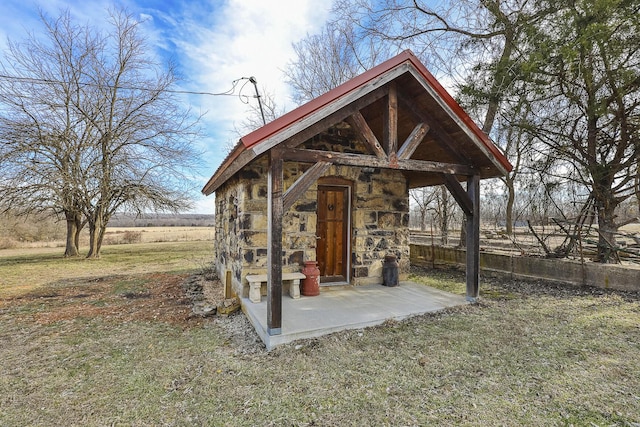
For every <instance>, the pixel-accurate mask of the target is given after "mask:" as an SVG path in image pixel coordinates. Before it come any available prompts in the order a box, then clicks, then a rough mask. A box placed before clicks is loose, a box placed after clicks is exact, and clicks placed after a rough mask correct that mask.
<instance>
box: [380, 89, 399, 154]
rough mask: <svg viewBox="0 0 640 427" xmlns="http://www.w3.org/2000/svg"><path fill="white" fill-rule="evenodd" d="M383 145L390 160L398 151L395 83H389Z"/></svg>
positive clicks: (396, 92)
mask: <svg viewBox="0 0 640 427" xmlns="http://www.w3.org/2000/svg"><path fill="white" fill-rule="evenodd" d="M383 135H384V136H383V140H382V144H383V146H384V149H385V151H386V152H387V155H388V156H389V158H391V157H395V154H396V152H397V151H398V90H397V88H396V83H395V82H393V81H392V82H389V94H388V95H387V108H385V110H384V122H383Z"/></svg>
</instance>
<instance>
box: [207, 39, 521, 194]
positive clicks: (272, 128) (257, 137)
mask: <svg viewBox="0 0 640 427" xmlns="http://www.w3.org/2000/svg"><path fill="white" fill-rule="evenodd" d="M405 63H409V64H410V65H411V66H413V68H414V69H415V70H416V71H417V72H418V73H419V74H420V75H421V76H422V77H423V78H424V80H425V81H426V82H427V84H428V85H429V86H430V87H431V88H432V89H433V90H434V91H435V92H436V94H437V95H438V97H439V98H440V99H441V100H442V101H443V102H444V103H445V104H446V105H447V106H448V107H449V108H450V109H451V111H452V112H453V113H454V114H455V115H456V116H457V117H458V118H459V119H460V120H461V121H462V122H463V123H464V124H465V125H466V127H467V128H468V129H469V130H470V131H471V132H472V133H473V134H474V135H475V136H477V137H478V139H479V141H480V142H481V143H482V144H483V145H484V146H485V147H486V148H487V150H488V151H489V152H490V153H491V154H492V156H493V157H494V158H495V160H497V161H498V163H499V164H500V165H501V166H502V167H503V168H504V169H505V170H506V171H511V170H512V168H513V167H512V165H511V163H510V162H509V160H508V159H507V158H506V157H505V156H504V155H503V154H502V152H501V151H500V150H499V149H498V147H496V146H495V144H494V143H493V142H492V141H491V140H490V139H489V137H488V136H487V134H485V133H484V132H483V131H482V130H481V129H480V128H479V127H478V126H477V125H476V124H475V123H474V121H473V120H472V119H471V117H469V115H468V114H467V113H466V112H465V111H464V110H463V109H462V107H460V105H459V104H458V103H457V102H456V101H455V100H454V99H453V97H452V96H451V95H449V93H448V92H447V91H446V90H445V89H444V87H442V85H441V84H440V83H439V82H438V81H437V80H436V78H435V77H434V76H433V75H432V74H431V73H430V72H429V70H427V68H426V67H425V66H424V65H423V64H422V62H420V60H419V59H418V58H417V57H416V56H415V55H414V54H413V52H411V51H410V50H405V51H403V52H402V53H400V54H399V55H397V56H395V57H393V58H391V59H389V60H387V61H385V62H383V63H381V64H380V65H378V66H376V67H374V68H372V69H370V70H369V71H366V72H365V73H363V74H360V75H359V76H357V77H354V78H353V79H351V80H349V81H347V82H346V83H343V84H342V85H340V86H338V87H336V88H335V89H332V90H331V91H329V92H327V93H325V94H324V95H321V96H319V97H318V98H315V99H313V100H311V101H309V102H308V103H306V104H304V105H302V106H300V107H298V108H296V109H294V110H292V111H290V112H288V113H286V114H284V115H283V116H281V117H279V118H277V119H276V120H274V121H272V122H271V123H268V124H266V125H265V126H263V127H261V128H259V129H257V130H255V131H253V132H251V133H249V134H247V135H245V136H243V137H242V138H240V143H241V144H242V145H243V146H244V150H243V149H242V146H241V145H240V144H239V145H238V146H236V149H234V152H233V153H234V155H231V156H228V157H227V158H226V159H225V161H224V162H223V163H222V165H221V166H220V168H219V169H218V170H217V171H216V173H215V174H214V176H213V177H212V178H211V179H210V180H209V182H208V183H207V185H205V187H204V188H203V190H202V191H203V193H205V194H210V193H211V192H212V191H215V188H214V189H213V190H211V186H212V185H213V184H214V183H215V181H216V179H217V177H219V176H220V175H221V173H222V172H223V171H224V170H225V169H226V168H227V167H228V166H229V164H230V163H232V162H233V161H234V160H235V159H236V158H237V157H238V154H239V153H241V152H242V151H245V150H246V149H250V148H252V147H254V146H256V145H257V144H259V143H260V142H262V141H264V140H266V139H267V138H270V137H272V136H274V135H276V134H278V133H279V132H281V131H283V130H285V129H287V128H288V127H289V126H291V125H293V124H295V123H297V122H299V121H300V120H302V119H304V118H305V117H307V116H309V115H311V114H313V113H315V112H316V111H319V110H321V109H322V108H324V107H326V106H328V105H330V104H331V103H333V102H334V101H336V100H338V99H340V98H342V97H343V96H345V95H347V94H349V93H350V92H351V91H353V90H355V89H357V88H360V87H362V86H363V85H365V84H367V83H369V82H371V81H372V80H374V79H376V78H378V77H380V76H382V75H383V74H385V73H387V72H389V71H391V70H393V69H394V68H396V67H398V66H400V65H402V64H405ZM220 184H221V183H218V184H217V185H215V187H216V188H217V186H218V185H220Z"/></svg>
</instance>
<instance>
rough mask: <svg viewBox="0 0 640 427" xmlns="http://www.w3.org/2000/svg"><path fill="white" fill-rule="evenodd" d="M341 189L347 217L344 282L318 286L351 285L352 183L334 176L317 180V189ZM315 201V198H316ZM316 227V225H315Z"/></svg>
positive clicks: (323, 283)
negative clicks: (345, 202)
mask: <svg viewBox="0 0 640 427" xmlns="http://www.w3.org/2000/svg"><path fill="white" fill-rule="evenodd" d="M324 186H326V187H343V188H345V189H346V190H347V206H346V210H347V215H346V222H347V231H346V235H347V236H346V237H347V238H346V245H345V246H346V248H345V252H344V254H343V256H344V258H345V259H344V260H343V261H344V263H345V266H346V268H345V273H346V274H345V281H344V282H322V281H320V286H340V285H348V284H349V283H351V244H352V240H353V236H352V233H353V231H352V230H353V227H352V226H351V221H352V211H353V181H351V180H349V179H345V178H340V177H334V176H330V177H323V178H320V179H318V187H324ZM316 201H317V198H316ZM317 215H318V211H317V210H316V217H317ZM316 224H317V219H316ZM316 227H317V225H316ZM316 236H317V230H316ZM316 250H317V245H316ZM317 257H318V254H317V252H316V259H318V258H317Z"/></svg>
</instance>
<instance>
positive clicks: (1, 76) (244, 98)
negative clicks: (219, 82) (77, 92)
mask: <svg viewBox="0 0 640 427" xmlns="http://www.w3.org/2000/svg"><path fill="white" fill-rule="evenodd" d="M0 79H5V80H13V81H18V82H28V83H34V84H69V82H64V81H61V80H49V79H39V78H35V77H20V76H9V75H6V74H0ZM245 79H246V80H247V82H245V83H244V84H243V85H242V86H241V87H240V90H239V91H238V93H235V90H236V87H237V86H238V82H239V81H240V80H245ZM248 80H249V78H248V77H241V78H239V79H236V80H234V81H233V82H232V86H231V89H229V90H227V91H225V92H218V93H214V92H204V91H191V90H179V89H164V90H163V92H168V93H178V94H187V95H208V96H238V98H240V101H241V102H243V103H245V104H248V103H249V96H247V95H242V90H243V89H244V87H245V86H246V85H247V83H248ZM79 84H80V85H82V86H93V87H98V86H99V85H97V84H95V83H84V82H82V83H79ZM107 87H109V88H111V89H126V90H142V91H148V92H152V91H154V90H155V89H149V88H144V87H135V86H109V85H107Z"/></svg>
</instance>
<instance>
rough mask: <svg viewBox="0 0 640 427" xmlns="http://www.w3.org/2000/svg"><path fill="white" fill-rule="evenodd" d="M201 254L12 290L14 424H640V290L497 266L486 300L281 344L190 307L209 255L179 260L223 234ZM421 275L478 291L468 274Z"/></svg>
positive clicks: (3, 366) (8, 324) (0, 308)
mask: <svg viewBox="0 0 640 427" xmlns="http://www.w3.org/2000/svg"><path fill="white" fill-rule="evenodd" d="M115 248H116V247H114V249H115ZM119 248H125V247H124V246H123V247H119ZM193 251H194V252H193V253H192V254H191V255H189V256H188V255H187V252H181V251H179V250H177V248H176V247H172V246H171V245H170V244H154V245H140V246H139V247H138V249H137V251H135V252H131V253H128V252H127V253H126V255H125V253H119V254H117V257H116V259H114V260H111V261H109V262H110V263H109V264H108V268H107V269H105V270H103V273H102V275H100V274H99V273H98V271H94V275H89V276H88V277H92V278H91V279H88V278H87V279H85V278H82V277H83V276H80V277H67V278H64V279H56V280H53V279H52V280H50V281H48V282H46V281H45V283H43V284H41V285H40V286H39V287H37V289H35V290H34V289H32V288H31V287H26V288H23V291H24V292H20V293H18V294H15V293H12V294H11V296H7V295H6V294H4V288H2V289H0V296H2V298H3V301H2V302H1V304H2V305H0V342H2V345H1V346H0V361H1V362H0V425H68V426H81V425H82V426H86V425H137V426H147V425H148V426H157V425H172V426H173V425H185V426H186V425H189V426H191V425H207V426H209V425H212V426H217V425H219V426H242V425H246V426H266V425H276V426H280V425H296V426H304V425H320V426H345V425H354V426H355V425H357V426H360V425H374V426H378V425H392V426H395V425H406V426H409V425H420V426H421V425H446V426H450V425H470V426H480V425H482V426H503V425H509V426H516V425H527V426H529V425H566V426H570V425H574V426H593V425H597V426H636V425H637V423H639V422H640V393H639V390H640V375H638V373H639V372H640V358H638V354H640V299H639V297H638V295H636V294H623V293H616V292H604V291H598V290H591V289H586V290H585V289H578V288H566V287H560V286H551V285H548V284H543V283H528V282H512V281H511V282H503V281H500V280H497V279H491V278H484V279H483V285H482V291H483V292H484V298H482V300H481V301H482V302H481V303H480V304H478V305H473V306H471V305H470V306H465V307H461V308H456V309H452V310H448V311H445V312H442V313H438V314H434V315H428V316H421V317H416V318H413V319H410V320H408V321H405V322H391V323H387V324H385V325H383V326H380V327H375V328H370V329H365V330H356V331H347V332H342V333H337V334H333V335H330V336H327V337H323V338H320V339H312V340H306V341H301V342H296V343H292V344H290V345H285V346H282V347H278V348H276V349H275V350H274V351H272V352H271V353H267V352H266V351H264V349H263V347H262V346H260V345H258V344H256V337H255V334H254V333H253V332H252V331H251V329H250V328H248V327H247V322H246V319H245V318H244V316H243V315H242V314H239V315H236V316H232V317H229V318H227V319H215V320H207V321H202V320H199V321H194V320H193V319H191V320H190V318H189V316H188V314H187V311H188V310H187V309H186V306H185V303H184V300H183V299H182V297H181V296H180V281H181V280H182V278H183V277H185V275H188V274H190V273H192V272H194V271H195V270H194V269H196V267H192V270H191V271H189V270H188V269H181V270H180V269H177V268H175V267H176V266H175V263H174V262H173V261H171V262H168V263H167V264H164V263H165V261H167V259H168V258H172V257H173V256H174V252H178V253H179V254H180V256H181V257H182V258H183V260H185V261H186V260H188V259H190V257H196V258H198V257H201V256H206V255H207V254H208V253H209V252H210V248H209V247H206V246H198V245H194V247H193ZM114 256H115V253H114ZM118 260H121V262H122V263H123V267H122V269H121V270H118V268H119V267H118V262H119V261H118ZM57 262H61V260H60V259H58V260H57ZM186 262H187V263H188V261H186ZM29 263H31V265H32V273H33V274H35V275H36V276H37V277H41V278H42V277H45V276H46V271H47V270H50V269H52V268H54V267H55V263H54V262H53V261H51V260H49V259H48V257H47V256H46V255H43V256H42V257H39V256H35V255H34V256H33V257H32V258H31V260H30V261H29ZM141 264H144V265H145V268H147V269H148V270H149V271H142V269H140V270H137V271H134V270H133V269H135V266H136V265H141ZM89 265H90V266H97V265H98V264H93V263H89ZM38 266H39V267H38ZM125 266H128V267H125ZM5 267H6V263H5V259H4V258H2V257H1V256H0V268H5ZM14 268H15V266H14ZM138 268H139V267H138ZM39 269H40V270H42V271H41V272H40V273H38V271H39ZM96 270H99V269H96ZM116 271H120V273H117V274H116ZM127 271H128V272H127ZM0 273H2V272H1V271H0ZM82 274H85V275H86V274H87V271H83V273H82ZM413 279H414V280H422V281H424V282H425V283H429V284H430V285H432V286H437V287H441V288H444V289H447V290H449V291H452V292H463V289H464V285H463V283H462V276H461V275H460V273H458V272H439V271H436V272H433V271H421V270H416V271H415V276H414V277H413Z"/></svg>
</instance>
